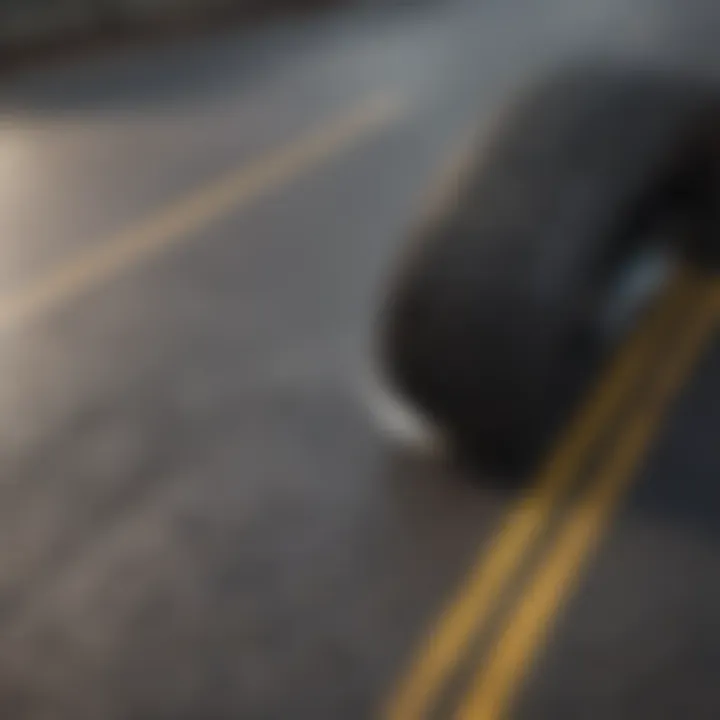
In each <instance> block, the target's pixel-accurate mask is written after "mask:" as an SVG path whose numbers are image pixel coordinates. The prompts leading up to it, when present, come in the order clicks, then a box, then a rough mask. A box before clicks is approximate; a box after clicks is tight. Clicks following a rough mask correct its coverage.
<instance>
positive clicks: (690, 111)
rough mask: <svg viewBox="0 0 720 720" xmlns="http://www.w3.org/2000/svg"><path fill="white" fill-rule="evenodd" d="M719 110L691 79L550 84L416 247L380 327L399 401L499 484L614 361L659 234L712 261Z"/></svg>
mask: <svg viewBox="0 0 720 720" xmlns="http://www.w3.org/2000/svg"><path fill="white" fill-rule="evenodd" d="M719 140H720V105H719V104H718V97H717V96H716V94H715V92H714V90H713V89H711V88H708V87H706V86H704V85H700V84H697V83H691V82H688V80H687V79H685V78H677V77H666V76H662V77H660V76H655V75H653V74H651V73H646V72H642V73H637V72H636V73H629V72H626V71H597V70H584V71H579V70H574V71H572V72H568V73H564V74H556V75H554V76H553V77H552V78H550V79H549V80H548V81H547V82H545V83H543V84H541V86H540V87H537V88H536V89H535V90H534V91H533V92H532V93H531V94H529V95H525V96H524V97H523V98H522V99H521V100H520V102H519V103H518V104H517V105H516V106H515V107H514V108H513V109H512V111H511V112H510V113H509V114H508V115H507V116H506V118H505V119H504V122H503V123H502V125H501V128H500V132H499V134H498V136H497V137H495V138H494V141H493V142H492V143H491V144H490V145H489V148H488V149H487V150H486V151H485V153H484V154H483V156H482V157H479V156H478V157H477V158H476V159H475V160H474V161H473V162H472V163H471V165H474V167H470V169H469V172H467V173H465V181H464V183H463V184H462V188H461V192H460V194H459V195H458V196H456V197H455V198H454V200H453V201H452V203H450V204H448V206H447V208H446V209H445V212H441V213H440V215H439V216H438V215H436V216H435V217H434V218H433V220H432V222H431V224H430V225H428V226H426V227H424V228H422V229H421V231H420V232H419V236H417V237H414V238H413V239H412V247H411V249H410V252H409V253H407V255H406V257H405V258H403V260H402V262H401V263H400V268H399V273H398V276H397V277H396V278H395V281H394V282H393V283H392V285H391V290H390V293H389V295H388V298H387V305H386V307H385V308H384V313H383V315H382V328H381V341H380V354H381V361H382V367H383V371H384V374H385V376H386V379H387V380H389V382H390V384H391V385H392V386H394V389H395V390H396V391H399V393H400V394H401V395H403V396H405V397H406V398H407V399H408V400H410V402H411V404H413V405H414V406H415V407H416V408H418V409H419V410H421V411H422V412H423V413H424V414H425V415H426V416H429V417H430V418H431V419H432V420H433V421H434V422H435V423H436V424H437V425H439V426H440V427H441V428H443V429H444V430H445V431H447V432H448V433H449V434H450V435H451V436H452V437H453V438H454V439H455V440H457V441H458V442H459V444H460V445H461V446H463V447H464V448H465V449H466V450H470V451H472V453H473V455H474V456H475V458H476V459H478V460H479V461H480V462H481V463H482V465H483V467H484V468H485V469H487V470H490V471H492V472H495V473H497V472H500V473H506V474H508V473H510V474H516V473H518V472H525V471H527V470H528V469H529V468H530V467H531V466H532V464H533V463H534V462H536V460H537V459H538V455H539V454H540V453H541V452H543V450H544V449H545V448H546V447H547V445H548V444H549V443H550V442H551V441H552V439H553V437H554V435H555V434H556V433H557V431H558V429H559V427H560V426H561V425H562V423H563V422H564V421H565V420H566V418H567V416H568V413H569V412H570V411H571V410H572V407H573V406H574V405H575V404H576V403H577V401H578V395H579V394H580V393H582V391H583V388H584V387H585V386H586V385H587V383H588V382H589V380H590V379H591V377H592V375H593V373H594V372H595V371H596V370H597V367H598V364H599V363H600V362H601V360H602V359H603V357H604V356H605V354H606V353H607V352H608V351H609V350H610V349H611V348H608V347H607V346H606V344H603V342H600V339H599V338H598V337H596V336H595V316H596V313H597V312H598V307H599V303H600V302H601V298H602V297H603V293H604V292H605V290H606V288H607V286H608V283H609V282H610V279H611V278H612V277H613V276H614V274H615V273H616V272H618V271H619V269H620V268H621V267H622V265H623V264H624V263H626V262H627V259H628V257H629V256H630V255H632V253H634V252H636V251H637V250H638V243H642V242H645V241H646V240H644V238H651V237H652V234H651V233H650V232H649V230H650V229H651V226H653V225H657V224H662V223H669V222H672V221H675V220H678V219H681V220H682V222H683V229H684V232H682V233H680V232H678V233H676V236H675V238H674V240H673V243H674V245H675V248H676V249H677V250H678V252H679V253H682V254H684V255H685V256H686V258H688V259H689V260H690V261H692V262H696V263H700V264H702V265H717V261H718V258H720V247H719V246H718V243H717V240H718V239H720V238H719V237H718V234H717V229H718V226H720V223H716V222H715V214H716V202H715V198H716V195H717V188H718V183H717V178H718V177H720V170H719V169H718V168H720V162H719V161H718V156H719V149H720V142H719Z"/></svg>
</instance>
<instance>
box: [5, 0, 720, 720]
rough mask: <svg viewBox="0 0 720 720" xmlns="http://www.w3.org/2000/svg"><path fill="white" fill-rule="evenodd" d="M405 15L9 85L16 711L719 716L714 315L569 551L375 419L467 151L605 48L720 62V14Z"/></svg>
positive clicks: (291, 28)
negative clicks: (432, 214)
mask: <svg viewBox="0 0 720 720" xmlns="http://www.w3.org/2000/svg"><path fill="white" fill-rule="evenodd" d="M397 5H398V7H394V8H392V9H387V8H385V9H382V8H377V7H374V6H370V7H367V8H363V9H353V10H343V11H338V12H335V13H330V14H327V15H323V16H320V17H314V18H308V19H306V20H303V21H294V22H292V23H277V24H274V25H271V26H267V27H265V28H263V29H262V30H259V31H258V30H253V31H242V30H227V31H225V32H220V33H217V34H216V35H215V36H213V37H205V38H196V39H185V40H177V41H174V42H172V43H166V44H163V45H162V46H157V47H142V48H128V49H123V50H117V51H114V52H112V53H106V54H103V55H102V56H101V57H99V58H94V59H90V58H87V59H84V60H83V59H78V60H74V61H72V62H67V63H64V64H62V65H57V66H54V67H50V68H45V69H40V68H36V69H34V70H32V71H30V70H27V71H25V72H24V73H22V74H18V75H15V76H14V77H6V78H5V79H4V80H3V81H2V83H1V86H0V183H1V187H2V191H1V192H0V209H1V212H0V237H2V243H1V244H0V260H1V262H0V333H1V336H2V344H1V345H0V347H1V352H0V369H1V371H2V372H1V373H0V469H1V472H0V478H2V481H1V482H0V716H2V717H4V718H13V719H17V720H23V719H24V718H32V719H33V720H34V719H36V718H37V719H43V720H44V719H46V718H47V719H50V718H53V719H55V718H58V719H65V718H72V719H73V720H83V719H85V718H93V719H96V718H104V719H107V720H114V719H115V718H117V719H124V718H133V719H134V718H138V719H145V718H147V719H156V718H157V719H162V718H168V719H170V718H172V719H173V720H183V719H188V720H189V719H191V718H192V719H193V720H194V719H198V720H200V719H203V720H213V719H215V718H217V719H224V718H248V719H254V718H268V719H269V718H273V719H274V718H283V719H286V718H287V719H290V718H318V719H319V718H342V719H347V720H350V719H352V718H369V717H374V716H377V715H381V714H385V715H387V716H388V717H390V718H393V720H394V719H395V718H397V719H398V720H399V719H400V718H407V719H410V718H419V717H426V716H427V717H430V716H434V717H454V716H455V715H456V713H457V714H458V717H460V716H462V717H479V718H496V717H502V716H505V715H506V714H508V713H510V714H511V715H517V716H518V717H522V718H528V719H537V718H553V719H554V720H556V719H558V718H578V717H582V718H596V717H597V718H613V719H615V720H619V719H621V718H633V719H637V718H638V717H653V718H656V719H658V718H677V717H688V718H708V719H709V718H713V719H715V718H717V717H720V690H718V687H717V678H718V677H719V676H720V612H718V608H720V538H719V537H718V527H719V525H718V517H720V490H718V485H717V478H718V477H720V453H718V452H717V442H716V436H715V434H714V433H715V430H716V429H717V428H718V427H720V409H719V408H720V385H719V384H718V381H717V378H718V377H720V348H716V347H714V346H713V344H712V342H713V340H712V332H711V331H710V330H708V329H707V328H706V327H705V326H704V325H703V322H704V320H702V318H705V316H706V313H705V310H703V308H704V307H705V305H704V304H703V303H705V301H706V298H705V299H703V298H704V297H705V296H704V295H703V298H700V299H698V298H695V299H692V298H691V299H690V300H687V299H686V301H685V304H686V305H687V307H686V308H685V311H684V312H685V313H686V314H685V315H683V318H684V319H683V322H682V323H681V324H680V325H678V326H677V327H676V331H677V333H680V332H681V330H682V332H683V333H684V332H685V328H686V327H687V328H690V329H689V330H687V332H688V333H690V335H688V337H687V338H685V336H684V335H682V337H683V338H684V342H682V343H680V342H678V343H675V345H677V346H679V347H680V346H681V347H685V348H688V351H687V357H686V356H685V355H682V354H681V355H678V354H677V353H675V354H673V353H672V352H670V351H666V352H660V351H659V350H658V349H657V348H656V353H655V355H654V356H653V357H662V358H663V361H662V362H655V361H653V362H651V363H650V366H652V367H657V371H656V372H655V373H654V374H653V373H649V375H648V378H649V379H647V380H646V381H645V382H646V384H647V385H648V387H647V388H645V390H644V391H643V392H644V394H645V395H643V396H642V397H645V396H647V397H650V396H652V397H654V398H657V397H660V398H663V397H665V396H667V397H665V400H664V401H663V402H662V403H661V404H660V405H658V406H657V407H655V406H653V407H651V410H645V411H644V413H645V414H643V412H642V411H641V410H634V409H632V408H634V407H635V405H634V404H632V407H631V408H630V410H628V408H625V410H626V411H627V412H629V416H628V417H627V419H622V420H618V418H617V417H616V418H615V423H616V425H617V427H618V428H619V429H617V430H616V435H617V438H616V439H615V441H614V442H615V444H616V445H617V446H618V447H621V448H622V447H625V445H627V447H626V449H625V450H624V451H623V453H624V454H623V453H621V452H620V450H618V451H617V453H616V451H615V450H612V447H615V445H613V444H612V443H611V445H610V446H607V447H611V449H609V450H608V449H607V447H606V448H605V451H604V454H603V457H608V458H615V456H616V454H618V457H621V459H622V458H625V465H624V466H623V467H624V470H623V472H619V470H618V469H617V467H616V468H615V476H616V477H621V480H622V482H620V480H618V482H617V483H616V485H614V486H613V487H614V488H615V489H614V491H613V492H610V491H609V490H608V491H606V492H605V494H604V495H603V494H602V493H600V494H599V495H598V496H597V498H596V499H595V500H593V501H592V502H589V504H588V503H586V504H585V505H582V502H581V503H580V505H578V507H579V508H580V510H581V511H582V512H584V513H585V515H580V516H579V520H578V518H577V517H575V516H574V515H573V512H574V510H573V507H570V508H566V510H567V513H566V514H567V516H568V518H569V520H568V522H569V525H568V529H567V532H565V531H564V530H563V527H564V526H563V524H562V522H561V520H562V519H563V518H564V517H565V515H564V514H563V513H560V511H559V510H557V513H556V514H557V515H558V516H560V515H562V518H561V517H557V518H555V519H554V520H557V524H558V528H559V530H558V537H559V538H560V539H562V538H563V537H565V536H567V538H569V540H568V542H567V543H565V544H563V543H562V542H560V540H558V546H557V548H558V549H557V552H556V550H554V549H553V547H554V544H553V540H552V537H551V536H552V532H550V531H548V533H549V537H548V538H546V540H547V542H545V543H543V542H541V541H540V535H539V534H538V536H537V537H535V535H534V534H533V532H534V531H532V528H533V527H535V525H532V524H528V521H527V520H525V521H523V522H525V525H522V523H521V524H520V525H518V524H517V522H516V520H517V517H515V516H516V515H518V512H519V515H521V516H523V517H530V518H531V519H532V518H535V519H536V520H538V522H539V520H540V519H547V518H545V515H547V516H548V517H549V516H550V514H552V513H550V510H553V512H555V510H556V509H555V508H554V505H553V503H550V502H549V501H546V500H543V499H542V498H543V497H544V496H543V495H541V494H538V495H528V494H526V493H525V491H524V490H523V489H522V488H519V489H515V490H510V489H503V488H502V487H501V486H499V485H498V484H497V483H494V482H491V481H488V480H487V479H482V478H477V477H475V476H474V475H473V473H472V472H470V471H468V470H463V469H459V468H455V467H452V466H451V465H450V464H448V463H447V462H445V461H443V460H442V459H439V458H435V459H432V458H423V457H422V456H411V455H407V454H404V453H400V452H398V451H397V450H395V449H393V448H392V447H391V446H390V445H389V444H388V442H387V441H386V439H385V438H383V436H382V435H381V434H379V433H378V431H377V430H376V429H375V428H374V426H373V424H372V423H371V422H370V421H369V419H368V413H367V412H366V393H367V384H366V379H367V376H368V373H369V366H370V361H369V357H368V347H369V337H370V334H371V327H372V321H373V317H374V314H375V312H376V306H377V301H378V297H379V294H378V293H379V291H380V289H381V288H382V287H383V281H384V278H385V277H386V275H387V271H388V268H389V266H390V264H391V261H392V259H393V258H394V257H395V256H396V254H397V252H398V250H399V248H400V247H401V246H402V241H403V236H404V234H406V232H407V230H408V228H409V227H410V226H411V224H412V221H413V220H412V219H413V217H414V215H415V213H416V212H417V211H418V209H419V207H420V206H421V205H422V198H423V197H424V193H425V191H426V190H427V189H428V188H429V187H430V186H431V185H432V181H433V178H434V177H435V176H436V174H437V171H438V168H439V167H441V166H442V164H443V163H444V162H445V160H446V158H447V157H448V156H449V155H450V154H451V153H452V152H453V151H454V149H455V148H456V147H457V144H458V142H459V141H461V139H462V138H464V137H466V136H467V133H468V131H469V130H470V129H472V130H473V131H480V132H481V133H482V132H483V129H484V128H486V127H489V126H490V125H491V124H492V122H493V121H495V120H496V118H497V113H498V110H499V109H500V108H502V107H503V105H504V103H505V102H506V101H507V100H509V99H511V98H512V97H513V95H514V94H515V93H517V92H518V91H519V88H521V87H522V86H523V85H524V84H527V83H529V82H532V80H533V78H535V77H537V76H538V75H540V74H541V73H543V72H544V71H545V70H547V69H549V68H550V67H552V66H553V65H557V64H559V63H563V62H575V61H576V58H578V57H581V56H587V55H590V56H594V57H596V58H597V57H602V58H605V59H607V60H613V61H619V60H622V61H623V62H638V61H643V62H652V63H657V64H672V65H681V66H683V67H686V68H690V69H692V70H693V71H696V72H702V73H706V74H711V75H715V74H718V75H720V50H718V49H717V45H716V39H717V35H716V29H717V27H718V22H720V14H718V13H719V12H720V11H718V10H717V9H715V8H714V7H713V6H712V4H711V3H706V2H682V3H680V2H675V1H671V0H666V1H665V2H657V1H653V2H637V3H632V7H627V6H628V5H631V4H630V3H626V2H620V0H601V1H596V2H586V3H579V2H576V1H575V0H545V1H544V2H536V1H534V0H533V1H532V2H531V1H530V0H511V1H508V0H502V1H500V0H463V1H459V0H452V1H451V2H445V3H441V2H436V3H435V2H425V3H417V4H416V5H417V6H416V7H402V6H400V4H397ZM688 292H689V291H688ZM693 292H695V293H696V294H700V295H702V294H703V293H700V292H699V291H697V288H695V291H693ZM713 292H714V291H712V292H710V294H711V295H713ZM691 294H692V293H691ZM706 294H707V293H706ZM713 297H714V296H713ZM708 302H710V304H711V305H712V304H713V303H712V301H708ZM715 304H716V303H715ZM713 307H714V306H713ZM704 313H705V314H704ZM696 316H697V318H700V319H697V321H696V320H694V318H696ZM692 328H696V335H692V332H691V330H692ZM678 337H680V335H678ZM708 343H709V344H708ZM666 350H667V348H666ZM676 355H678V356H677V357H675V356H676ZM695 362H698V363H699V365H698V366H697V368H699V369H697V371H694V368H695V367H696V366H695V364H694V363H695ZM681 370H682V372H681ZM666 376H667V377H676V376H677V378H679V377H680V376H682V378H685V377H686V376H687V377H691V376H692V377H691V380H689V381H688V383H687V384H685V385H682V383H680V382H679V380H678V382H676V383H675V385H677V387H674V386H673V387H672V388H671V387H670V385H672V383H671V382H670V381H669V380H667V379H664V378H666ZM677 378H676V379H677ZM666 386H667V387H666ZM663 388H664V389H663ZM671 390H673V392H671ZM625 396H628V393H625ZM638 397H639V399H638V400H637V403H636V404H637V407H638V408H641V409H642V408H643V407H645V405H646V404H647V402H650V401H649V400H648V399H647V397H645V400H642V397H640V396H638ZM652 402H656V401H652ZM631 410H632V411H631ZM588 412H590V414H591V415H592V412H593V410H592V408H590V410H589V411H588ZM648 413H649V415H648ZM624 417H625V416H623V418H624ZM648 417H649V418H651V419H652V420H653V421H652V422H650V421H649V420H648ZM650 431H652V432H650ZM644 434H647V435H648V437H644ZM625 437H628V438H632V442H631V441H630V440H628V441H627V442H626V441H624V440H623V438H625ZM631 461H632V462H631ZM617 463H618V464H620V465H621V464H622V463H621V461H620V460H618V461H617ZM618 467H619V465H618ZM611 470H612V469H606V470H604V471H601V470H598V471H597V472H598V474H599V476H600V477H605V476H606V475H607V476H608V477H610V476H612V475H613V472H612V471H611ZM593 472H595V471H593ZM621 490H622V493H621V492H620V491H621ZM621 495H622V497H621ZM528 498H529V500H528ZM623 498H624V502H622V508H620V504H621V500H622V499H623ZM518 502H519V503H520V506H519V508H520V510H519V511H518V510H517V507H518V506H516V503H518ZM523 502H524V503H525V504H524V505H523ZM550 505H553V507H552V508H550ZM512 508H516V510H515V511H514V512H515V516H514V515H513V514H512V512H511V514H510V515H508V511H509V509H512ZM523 508H524V510H523ZM546 511H547V512H546ZM611 511H612V512H611ZM523 512H525V513H526V514H525V515H523ZM528 512H529V515H527V513H528ZM508 517H509V518H510V519H509V520H507V519H506V518H508ZM513 517H515V520H513ZM573 518H575V519H574V521H573ZM554 520H553V521H554ZM506 522H507V523H509V527H510V528H511V531H512V532H514V533H515V534H514V535H513V537H515V539H516V540H517V542H516V545H515V546H514V550H513V553H515V556H517V557H516V560H517V562H516V563H515V564H516V565H518V567H520V570H518V575H517V577H516V578H515V580H514V581H513V582H511V583H510V585H509V587H508V588H506V589H505V590H504V591H503V592H502V593H501V592H500V590H501V587H500V586H501V585H502V583H500V579H501V576H502V577H504V575H505V573H506V570H507V567H508V564H512V563H509V561H508V557H507V556H503V558H504V560H503V558H500V559H499V560H498V559H497V558H498V553H497V552H496V551H497V548H498V547H500V548H503V547H505V546H506V545H507V542H505V541H504V540H503V539H502V537H500V538H499V539H496V540H494V541H493V540H492V538H497V535H496V533H497V531H498V528H500V527H503V526H504V525H503V524H504V523H506ZM513 522H515V525H513ZM533 522H535V520H533ZM573 522H574V524H573ZM513 528H515V530H513ZM517 528H520V529H519V530H518V529H517ZM523 528H524V530H523ZM512 532H511V533H510V534H511V535H512ZM573 532H574V533H575V534H574V535H573ZM523 533H524V534H523ZM518 538H521V539H524V542H520V541H519V540H518ZM533 540H534V541H533ZM531 541H533V542H531ZM593 541H595V542H594V545H593ZM504 542H505V545H503V543H504ZM546 545H547V548H545V546H546ZM592 547H595V548H596V552H595V553H593V552H592V549H591V548H592ZM563 548H565V550H563ZM568 548H569V549H568ZM546 549H547V558H548V559H547V562H546V561H545V560H544V558H545V550H546ZM521 551H522V552H521ZM513 553H510V555H512V554H513ZM521 555H522V558H523V559H522V561H521V560H520V556H521ZM493 557H495V558H496V566H493V567H495V571H496V574H495V576H494V577H495V581H496V582H495V583H494V584H493V583H490V585H488V584H487V581H486V579H485V580H483V577H484V576H483V573H485V574H487V571H486V570H483V569H482V568H484V567H486V564H484V563H486V561H487V559H488V558H490V560H491V561H492V558H493ZM553 558H554V559H555V560H554V561H553V562H550V561H551V560H553ZM498 563H500V564H499V565H498ZM503 563H504V564H503ZM477 568H479V569H477ZM553 572H554V573H555V574H554V575H553ZM478 573H479V575H480V576H483V577H480V580H477V578H476V577H475V576H476V575H477V574H478ZM525 576H527V578H529V580H528V582H527V583H526V582H525ZM533 578H534V579H533ZM483 583H484V584H483ZM526 585H527V587H526ZM488 588H490V590H492V592H490V590H489V589H488ZM491 596H492V597H491ZM491 601H493V603H491ZM491 604H493V607H494V610H493V611H492V612H490V611H489V610H488V608H489V607H490V605H491ZM523 608H525V610H523ZM483 615H487V617H486V618H485V621H484V627H483V629H482V631H481V629H480V628H479V625H480V621H481V619H482V617H483ZM429 636H431V637H432V638H434V640H435V642H434V643H430V645H428V644H427V642H426V640H427V638H428V637H429ZM428 658H429V659H428ZM488 678H489V679H488ZM488 687H490V688H491V692H490V693H487V692H486V689H487V688H488Z"/></svg>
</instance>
